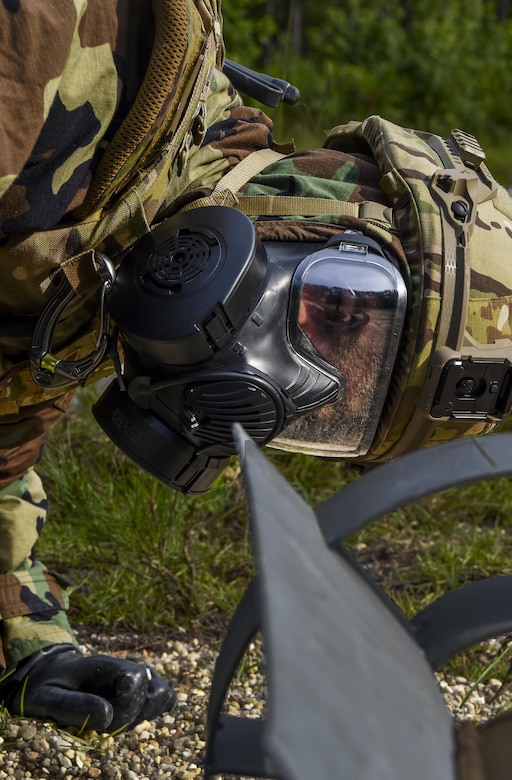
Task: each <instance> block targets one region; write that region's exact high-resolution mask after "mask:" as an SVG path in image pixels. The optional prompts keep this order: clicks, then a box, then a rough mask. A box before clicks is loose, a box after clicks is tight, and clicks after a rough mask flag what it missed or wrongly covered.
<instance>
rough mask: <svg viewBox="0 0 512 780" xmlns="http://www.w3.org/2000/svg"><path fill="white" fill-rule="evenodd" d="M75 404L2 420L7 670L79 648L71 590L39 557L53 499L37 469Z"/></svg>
mask: <svg viewBox="0 0 512 780" xmlns="http://www.w3.org/2000/svg"><path fill="white" fill-rule="evenodd" d="M70 399H71V396H70V397H68V398H66V399H63V400H61V401H59V402H58V404H55V403H53V402H52V403H51V404H45V405H40V406H38V407H34V408H32V409H26V410H25V411H24V412H22V413H21V414H20V415H19V416H16V417H15V418H12V417H0V619H1V625H0V631H1V638H2V652H1V654H0V663H1V665H2V666H3V667H4V668H5V667H6V666H13V665H15V664H16V663H17V662H18V661H19V660H21V659H22V658H25V657H27V656H28V655H31V654H32V653H33V652H35V651H36V650H40V649H41V648H43V647H47V646H49V645H54V644H59V643H73V644H76V640H75V637H74V634H73V632H72V630H71V628H70V626H69V623H68V620H67V617H66V612H65V610H66V608H67V606H68V596H67V592H66V587H65V586H64V584H63V583H62V581H61V580H59V579H58V578H57V577H56V576H55V575H54V574H52V573H50V572H49V571H48V570H47V569H46V567H45V566H44V565H43V564H42V563H40V562H38V561H37V560H36V559H35V557H34V545H35V543H36V542H37V539H38V537H39V534H40V533H41V530H42V528H43V525H44V522H45V520H46V513H47V498H46V493H45V491H44V488H43V485H42V483H41V480H40V478H39V476H38V475H37V473H36V472H35V471H34V469H33V465H34V464H35V463H36V462H37V460H38V459H39V457H40V453H41V450H42V447H43V444H44V440H45V436H46V432H47V430H48V428H50V427H51V425H52V424H53V423H54V422H55V421H56V419H57V418H58V417H59V416H60V414H61V413H62V412H63V411H64V410H65V409H66V408H67V405H68V404H69V400H70ZM13 444H14V446H9V445H13ZM6 445H7V446H6Z"/></svg>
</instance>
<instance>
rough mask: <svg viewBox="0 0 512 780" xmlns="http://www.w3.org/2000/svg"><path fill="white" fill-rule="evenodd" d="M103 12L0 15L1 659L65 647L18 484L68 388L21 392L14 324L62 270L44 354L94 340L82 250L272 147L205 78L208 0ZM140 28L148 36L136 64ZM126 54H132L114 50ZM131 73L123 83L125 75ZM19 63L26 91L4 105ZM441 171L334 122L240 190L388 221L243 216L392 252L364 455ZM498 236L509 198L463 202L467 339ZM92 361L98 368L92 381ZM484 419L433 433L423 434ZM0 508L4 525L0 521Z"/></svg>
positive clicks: (420, 315) (64, 5) (424, 344)
mask: <svg viewBox="0 0 512 780" xmlns="http://www.w3.org/2000/svg"><path fill="white" fill-rule="evenodd" d="M117 5H118V2H117V0H88V1H87V0H53V2H51V3H50V2H48V3H46V4H44V13H42V12H41V8H42V4H33V3H30V2H29V0H3V3H2V4H0V43H1V44H3V45H2V46H0V89H2V90H4V92H3V94H4V95H5V96H7V97H6V99H7V100H8V101H10V100H11V98H12V100H13V101H15V102H13V103H12V105H13V106H16V111H15V112H14V111H13V113H12V120H11V121H10V123H9V121H6V122H4V123H3V125H2V130H1V131H0V132H1V133H3V134H4V135H5V137H3V136H0V142H1V144H2V148H9V150H10V151H9V154H6V156H5V158H4V159H2V160H0V236H1V237H2V238H1V240H0V267H1V268H2V285H1V286H0V323H8V324H9V323H12V325H13V329H12V333H11V335H9V336H7V335H5V334H6V330H5V329H4V330H3V334H4V335H0V488H1V487H4V489H3V490H2V492H0V529H2V528H5V529H6V531H5V533H6V534H7V536H9V535H10V537H11V538H12V539H14V538H15V537H17V538H19V539H20V545H21V546H22V547H23V551H22V553H21V552H20V553H19V554H18V553H16V554H15V545H14V542H9V544H7V545H6V547H5V549H6V551H7V553H6V558H5V560H3V561H2V566H4V568H3V569H2V570H3V571H8V572H9V573H8V574H6V575H3V577H2V580H3V582H0V613H1V615H2V618H3V624H2V625H3V640H4V649H5V651H6V659H7V663H8V664H12V663H15V662H16V661H17V660H19V659H20V658H22V657H24V656H25V655H27V654H28V653H29V652H33V651H34V650H36V649H39V648H40V647H41V646H42V645H44V644H52V643H54V642H55V641H64V642H69V641H70V639H71V641H74V640H73V638H72V634H71V635H70V634H69V628H68V627H67V623H66V619H65V613H64V611H63V608H65V606H66V596H65V595H61V590H60V588H59V586H58V583H57V581H56V580H55V579H54V578H52V576H51V575H48V573H47V572H46V571H45V570H44V567H41V566H40V564H35V563H34V562H33V560H32V558H31V550H32V546H33V543H34V541H35V539H36V538H37V534H38V533H39V531H40V528H41V526H42V523H43V521H44V517H45V514H46V510H45V508H44V507H45V505H44V502H45V496H44V491H43V489H42V487H41V486H40V485H39V484H36V476H35V472H33V471H28V473H27V469H30V467H31V466H32V465H33V464H34V463H35V462H36V459H37V457H38V453H39V451H40V449H41V445H42V443H43V441H44V434H45V431H46V430H47V428H48V427H49V426H50V425H51V424H53V422H54V420H55V419H56V418H57V416H58V414H59V413H60V411H61V410H63V409H65V407H66V405H67V403H68V402H69V396H66V397H61V396H62V391H54V392H53V393H48V392H45V391H43V390H42V389H41V388H38V387H36V386H35V385H34V384H33V383H32V381H31V378H30V374H29V371H28V367H27V361H26V350H27V347H28V346H29V344H30V334H31V332H32V330H31V327H28V328H25V330H23V327H25V326H26V325H27V323H28V325H29V326H30V325H32V323H33V321H34V320H35V318H36V317H37V315H39V314H40V312H41V310H42V309H43V307H44V306H45V305H46V304H47V303H48V301H49V300H50V299H51V298H52V296H53V293H54V291H55V289H56V285H58V284H60V283H62V277H63V273H62V270H63V271H64V274H65V276H66V278H67V279H68V281H69V282H70V283H71V284H72V285H73V287H74V288H75V290H76V291H77V298H76V303H75V305H73V306H71V307H69V310H68V311H67V313H66V316H65V317H64V318H63V319H62V321H61V322H60V323H59V326H58V328H57V330H56V334H55V339H54V344H55V348H56V349H55V351H56V352H57V354H58V355H59V356H60V357H63V358H67V359H76V358H78V357H81V356H83V355H85V354H87V353H88V352H90V351H91V349H92V348H93V347H94V345H95V343H96V338H97V332H96V328H97V299H98V287H99V282H98V279H97V278H96V275H95V274H94V272H93V270H92V262H91V256H92V251H93V250H94V249H100V250H102V251H104V252H105V253H106V254H108V255H110V256H111V257H113V258H114V259H116V257H117V255H118V254H119V253H120V251H121V250H123V249H125V248H127V247H129V246H130V245H131V244H133V242H134V241H136V240H137V239H138V238H139V237H140V236H142V235H143V234H145V233H147V232H148V230H149V229H150V226H151V224H152V223H154V222H156V221H159V220H160V219H162V218H164V216H170V215H172V214H173V213H175V212H176V211H178V210H180V209H181V208H184V207H187V206H190V205H191V204H192V203H194V202H195V201H197V200H198V199H199V198H202V197H205V196H208V195H209V194H210V193H211V191H212V188H213V187H214V186H215V184H216V182H217V181H218V180H219V179H220V178H221V177H222V176H223V175H224V174H225V173H226V171H227V170H229V169H230V168H231V167H233V166H235V165H236V164H237V163H238V162H240V161H242V160H243V159H244V158H245V157H247V155H249V154H250V153H251V152H253V151H256V150H258V149H264V148H271V147H272V146H273V143H274V141H273V137H272V123H271V121H270V120H269V119H268V117H266V116H265V115H264V114H263V113H262V112H261V111H259V110H258V109H253V108H248V107H244V106H243V105H242V102H241V100H240V98H239V96H238V95H237V94H236V92H235V91H234V90H233V89H232V87H231V86H230V84H229V83H228V81H227V79H226V78H225V76H224V75H223V74H222V73H221V71H220V69H219V66H220V65H221V63H222V56H223V50H222V41H221V38H220V14H219V9H218V7H217V3H216V2H215V0H210V2H203V3H201V2H197V3H196V2H195V0H154V2H153V3H152V4H151V9H152V12H153V13H152V15H151V18H149V11H148V9H149V3H148V2H147V0H129V1H128V0H127V1H126V6H125V7H126V18H125V20H124V21H125V24H123V20H121V22H120V24H119V27H118V26H117V24H113V23H112V19H113V18H116V12H117ZM137 14H142V16H139V17H137ZM130 15H131V16H130ZM14 17H16V24H18V23H19V24H20V25H21V26H20V29H25V30H26V31H29V32H30V35H31V36H32V38H33V40H37V39H44V38H45V36H47V35H50V36H51V40H52V47H51V48H52V51H51V57H49V58H48V59H49V61H48V62H44V63H43V66H41V64H40V63H39V60H38V58H37V57H34V62H32V61H30V57H29V56H28V55H29V54H30V48H28V50H27V47H24V48H23V50H22V51H21V50H20V52H18V53H17V54H16V52H14V53H12V51H11V49H12V47H11V36H10V34H9V24H11V23H12V21H13V19H14ZM128 18H132V19H133V18H140V19H142V21H143V23H141V24H139V25H134V27H137V28H138V29H142V30H144V33H143V34H142V37H141V38H138V39H137V40H135V41H134V40H133V39H131V38H130V35H128V32H127V27H128V25H127V24H126V20H127V19H128ZM123 31H124V33H123ZM148 32H149V33H150V34H151V37H153V33H154V36H155V42H156V43H155V45H154V46H153V49H152V53H151V57H150V58H149V61H148V59H147V51H148V46H147V33H148ZM20 39H21V38H20ZM54 48H55V51H54V50H53V49H54ZM132 51H133V52H137V54H136V56H135V60H136V61H137V63H135V61H132V60H131V59H130V57H128V56H127V52H130V53H131V52H132ZM201 53H203V54H204V58H203V59H202V63H203V64H202V65H201V66H200V67H199V70H198V68H197V67H196V66H197V64H198V62H199V55H200V54H201ZM11 56H13V60H12V65H11V60H10V58H11ZM7 59H9V61H7ZM93 61H94V62H97V63H98V68H97V69H96V71H95V70H94V67H95V66H94V67H93V66H92V65H91V63H92V62H93ZM146 65H147V68H148V70H147V74H146V77H145V78H144V80H143V82H142V83H140V79H139V77H138V76H137V74H138V73H140V72H141V68H142V69H143V68H145V67H146ZM77 68H80V73H82V72H84V70H85V71H86V72H87V73H88V74H90V76H91V82H90V83H89V84H86V85H85V87H86V88H87V93H86V95H82V97H77V95H76V94H75V91H74V86H73V85H74V79H75V73H76V69H77ZM27 69H28V70H27ZM26 72H30V74H31V78H32V80H33V84H30V88H29V89H26V90H25V91H23V90H21V93H20V95H19V96H18V90H19V88H20V85H21V86H22V85H23V84H24V83H25V73H26ZM5 74H8V77H5ZM94 77H97V78H101V79H104V81H105V90H99V91H98V94H96V93H95V94H94V98H93V99H92V100H89V96H90V88H91V85H92V84H93V83H94ZM119 84H121V85H123V86H122V89H121V90H120V91H119V88H118V85H119ZM114 85H115V88H114ZM100 92H101V94H100ZM113 95H115V96H116V99H115V100H112V96H113ZM8 105H11V103H10V102H9V103H8ZM22 116H23V117H26V120H25V122H24V124H23V133H21V134H20V132H19V127H20V117H22ZM25 125H26V127H25ZM52 128H53V131H52V132H50V131H51V130H52ZM64 130H65V133H64V134H63V135H62V143H57V141H56V138H57V140H60V135H59V133H60V132H64ZM70 152H71V153H70ZM440 166H441V163H440V160H439V159H437V158H436V155H435V153H433V152H432V150H431V149H430V147H428V146H427V145H426V144H425V142H424V141H423V140H422V138H421V134H416V133H414V131H411V130H404V129H402V128H397V127H396V126H394V125H392V124H391V123H387V122H384V121H383V120H380V118H378V117H373V118H370V119H369V120H367V121H366V122H365V123H363V124H357V123H356V124H350V125H342V126H340V127H338V128H335V129H334V130H333V131H332V133H331V134H330V135H329V137H328V139H327V141H326V143H325V146H324V148H322V149H317V150H314V151H308V152H298V153H294V154H291V155H288V156H287V157H285V158H284V159H283V160H281V161H280V162H276V163H273V164H272V165H271V166H269V167H268V168H266V169H265V170H264V171H263V172H262V173H260V174H259V175H258V176H256V177H254V179H253V180H252V181H251V182H250V183H248V184H246V185H245V186H243V187H242V190H241V200H240V203H239V207H240V208H243V197H244V196H246V195H247V196H249V195H260V194H263V195H269V194H270V195H271V194H274V195H278V196H281V195H292V196H294V197H297V196H306V197H308V198H318V197H322V198H328V199H331V200H335V201H349V202H351V203H363V202H364V203H367V202H370V203H377V204H380V206H381V207H382V208H381V211H382V212H383V213H384V209H388V211H389V213H390V217H389V221H387V220H386V219H370V220H368V219H363V218H362V217H360V216H359V217H356V216H341V217H339V216H336V217H332V216H326V217H319V216H311V215H308V214H307V213H306V214H305V213H302V214H290V215H289V216H288V217H283V216H280V217H279V218H277V217H274V216H273V215H272V214H261V217H260V218H258V219H256V220H255V226H256V229H257V231H258V233H259V235H260V237H261V238H263V239H268V240H292V241H297V240H299V241H300V240H308V241H318V242H323V241H325V239H326V238H327V237H328V236H330V235H332V234H334V233H336V232H339V230H340V228H354V229H358V230H362V231H363V232H365V233H367V234H368V235H370V236H372V237H374V238H378V239H379V240H381V241H383V242H384V243H386V244H388V245H389V246H390V247H392V248H393V249H394V252H395V255H396V257H397V262H398V263H399V264H400V266H401V268H402V271H403V273H404V277H405V278H406V280H407V282H408V284H409V286H410V290H411V294H412V295H411V309H410V312H409V319H408V323H407V333H406V336H405V339H404V343H403V349H402V352H401V355H400V361H399V365H398V370H397V372H396V376H395V378H394V380H393V384H392V387H391V392H390V400H389V403H388V406H387V409H386V412H385V415H384V417H383V420H382V424H381V426H380V429H379V431H378V435H377V439H376V441H375V443H374V446H373V448H372V451H371V453H370V458H374V457H375V458H386V457H387V456H388V454H389V452H390V451H392V449H393V447H394V445H395V444H396V442H398V441H399V440H400V437H401V436H402V433H403V431H404V430H405V429H406V427H407V424H408V421H409V419H410V417H411V414H412V411H413V410H414V407H415V405H416V401H417V399H418V396H419V393H420V390H421V388H422V386H423V382H424V378H425V372H426V370H427V366H428V359H429V357H430V353H431V351H432V344H433V334H434V332H435V329H436V324H437V321H438V317H439V308H440V296H441V290H442V278H441V251H442V236H441V225H440V221H439V214H438V212H437V213H436V209H437V207H436V206H435V204H434V203H433V201H432V199H431V197H430V195H429V192H428V182H429V180H430V177H431V176H432V173H433V171H434V170H436V169H437V168H439V167H440ZM511 241H512V209H511V204H510V199H509V198H508V196H507V194H506V192H505V191H504V190H503V189H500V190H499V192H498V195H497V197H496V198H495V199H494V200H492V201H488V202H486V203H483V204H480V206H479V209H478V221H477V226H476V228H475V230H474V232H473V236H472V239H471V253H470V254H471V301H470V310H469V313H468V330H469V331H470V332H471V333H472V334H473V336H474V337H475V338H476V339H477V340H479V341H482V342H483V343H491V342H492V341H493V340H494V339H495V338H496V337H497V336H500V335H502V336H509V335H511V334H512V314H511V311H510V304H511V297H512V269H510V270H509V262H508V257H509V252H510V249H511V248H512V244H511ZM20 315H21V316H23V318H24V319H23V320H22V321H21V320H20V319H19V317H20ZM16 323H18V324H20V323H21V325H20V328H18V327H17V326H16ZM15 326H16V327H15ZM22 326H23V327H22ZM20 329H21V331H23V332H22V333H21V335H20ZM0 330H1V329H0ZM111 370H112V369H111V366H109V365H107V364H106V365H105V366H104V369H103V373H105V374H106V373H111ZM100 373H101V372H100ZM98 375H99V374H97V375H96V377H97V376H98ZM488 428H489V426H488V425H472V426H471V427H467V426H466V427H465V428H464V430H461V429H459V428H457V426H456V425H453V424H442V425H440V426H438V427H437V430H436V433H435V436H434V441H435V440H441V439H449V438H454V437H457V436H461V435H474V434H476V433H479V432H483V430H484V429H488ZM24 475H26V476H24ZM13 480H16V481H15V482H13ZM8 483H11V484H10V485H9V486H8V487H7V485H8ZM13 498H14V499H16V501H15V502H14V503H13V500H12V499H13ZM13 507H16V512H14V514H12V517H14V515H16V517H17V518H19V527H18V526H17V525H16V523H14V524H12V526H9V512H11V513H12V510H13ZM24 518H25V519H24ZM22 527H23V528H24V529H25V530H23V532H21V531H20V530H19V529H21V528H22ZM1 533H3V531H1V530H0V534H1ZM9 551H11V552H9ZM20 554H22V557H21V558H20ZM9 555H10V558H9ZM13 577H14V579H13ZM16 581H17V582H18V583H19V585H16V584H15V583H16ZM4 592H5V593H6V594H9V596H6V597H5V599H9V602H8V606H6V605H4V604H3V601H2V595H1V594H2V593H4ZM16 613H17V614H16ZM61 632H62V633H61ZM59 637H62V638H59Z"/></svg>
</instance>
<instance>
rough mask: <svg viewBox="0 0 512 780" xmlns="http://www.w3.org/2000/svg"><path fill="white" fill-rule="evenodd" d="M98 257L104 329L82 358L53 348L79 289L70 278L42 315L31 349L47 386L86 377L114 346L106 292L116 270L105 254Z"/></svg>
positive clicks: (34, 371) (35, 370)
mask: <svg viewBox="0 0 512 780" xmlns="http://www.w3.org/2000/svg"><path fill="white" fill-rule="evenodd" d="M95 260H96V261H97V262H98V264H99V266H100V268H99V270H98V273H99V275H100V278H101V279H102V281H103V289H102V296H101V325H100V327H101V332H100V334H99V336H98V341H97V342H96V348H95V349H93V350H92V351H91V352H90V353H89V354H88V355H86V356H85V357H83V358H80V359H79V360H61V359H59V358H58V357H56V356H55V355H54V354H52V352H51V346H52V340H53V333H54V330H55V326H56V325H57V322H58V321H59V319H60V316H61V314H62V312H63V311H64V310H65V309H66V308H67V307H68V306H69V304H70V303H71V301H72V300H73V298H74V297H75V295H76V293H75V290H74V289H73V287H72V286H71V284H70V283H69V282H68V281H67V279H66V281H65V283H64V284H63V285H62V286H61V289H60V290H59V291H58V292H57V293H56V295H55V296H54V297H53V298H52V299H51V300H50V302H49V303H48V305H47V306H46V307H45V309H44V310H43V312H42V314H41V316H40V317H39V319H38V321H37V324H36V327H35V330H34V335H33V337H32V346H31V347H30V349H29V350H28V356H29V366H30V373H31V376H32V379H33V380H34V382H35V383H36V384H37V385H39V386H40V387H44V388H47V389H51V390H53V389H55V388H66V387H71V386H72V385H77V384H80V383H82V382H83V381H85V379H86V378H87V377H88V376H89V374H90V373H91V372H92V371H94V369H95V368H97V366H99V364H100V363H101V362H102V361H103V360H104V359H105V356H106V354H107V352H108V350H109V347H110V336H109V333H108V330H109V325H110V318H109V316H108V313H105V312H104V298H105V293H106V292H107V291H108V290H109V289H110V287H111V285H112V282H113V278H114V276H113V275H114V271H113V266H112V264H111V262H110V260H109V258H107V257H106V256H105V255H102V254H101V253H100V252H96V253H95Z"/></svg>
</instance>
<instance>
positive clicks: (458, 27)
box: [223, 0, 512, 186]
mask: <svg viewBox="0 0 512 780" xmlns="http://www.w3.org/2000/svg"><path fill="white" fill-rule="evenodd" d="M223 15H224V30H225V39H226V50H227V56H228V57H229V58H230V59H232V60H235V61H237V62H240V63H242V64H244V65H247V66H249V67H252V68H255V69H258V70H262V71H264V72H267V73H270V74H271V75H273V76H277V77H279V78H284V79H286V80H288V81H290V82H291V83H292V84H294V85H295V86H297V87H298V88H299V89H300V92H301V102H300V104H298V105H296V106H294V107H288V106H285V107H280V108H279V109H277V110H275V111H274V117H273V118H274V120H275V123H276V137H277V140H279V141H284V140H287V138H286V136H287V135H290V134H291V135H293V136H294V137H295V139H296V141H297V144H298V145H299V146H301V147H304V146H308V145H312V144H315V145H320V144H321V143H322V139H323V137H324V135H325V133H326V132H327V131H328V130H329V129H330V128H331V127H332V126H334V125H336V124H340V123H342V122H346V121H349V120H351V119H357V120H361V119H364V118H365V117H366V116H369V115H370V114H380V115H381V116H383V117H385V118H386V119H389V120H391V121H393V122H396V123H397V124H401V125H404V126H406V127H414V128H417V129H421V130H429V131H430V132H433V133H438V134H439V135H443V136H447V135H449V133H450V131H451V129H452V128H453V127H461V128H462V129H464V130H467V131H468V132H470V133H473V134H474V135H475V136H476V137H477V138H478V140H479V141H480V144H481V146H482V147H483V148H484V149H485V151H486V153H487V157H488V164H489V167H490V168H491V170H492V172H493V173H494V175H495V176H496V177H497V178H498V180H499V181H500V182H501V183H502V184H504V185H505V186H509V185H510V184H512V149H511V144H510V138H511V129H512V101H511V99H510V96H511V94H512V89H511V87H512V68H511V67H510V58H511V51H512V2H511V0H471V1H470V2H467V0H372V2H371V3H364V2H362V0H329V2H326V3H319V2H318V0H224V4H223Z"/></svg>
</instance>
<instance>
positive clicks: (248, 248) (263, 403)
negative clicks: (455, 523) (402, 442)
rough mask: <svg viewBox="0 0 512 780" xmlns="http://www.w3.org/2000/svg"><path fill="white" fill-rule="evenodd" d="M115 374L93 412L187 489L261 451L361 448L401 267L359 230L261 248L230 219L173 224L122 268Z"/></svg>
mask: <svg viewBox="0 0 512 780" xmlns="http://www.w3.org/2000/svg"><path fill="white" fill-rule="evenodd" d="M104 301H105V306H106V309H107V311H108V315H109V316H110V318H111V319H112V321H113V322H114V324H115V328H116V332H117V338H118V339H119V341H120V345H121V346H122V351H123V355H124V365H123V368H122V371H121V372H120V376H119V377H118V379H115V380H113V381H112V383H111V384H110V386H109V387H108V388H107V389H106V390H105V392H104V393H103V394H102V395H101V396H100V397H99V399H98V400H97V402H96V403H95V404H94V406H93V414H94V416H95V418H96V420H97V422H98V423H99V425H100V426H101V427H102V428H103V430H104V431H105V433H106V434H107V435H108V436H109V437H110V438H111V439H112V440H113V441H114V442H115V444H116V445H117V446H118V447H119V448H120V449H121V450H122V451H124V452H125V453H126V454H127V455H128V456H129V457H130V458H132V459H133V460H134V461H136V462H137V463H138V464H139V465H140V466H142V467H143V468H144V469H146V470H147V471H148V472H150V473H151V474H153V475H154V476H155V477H157V478H158V479H160V480H161V481H163V482H164V483H166V484H167V485H169V486H171V487H173V488H174V489H177V490H179V491H181V492H185V493H200V492H203V491H205V490H207V489H208V488H209V487H210V486H211V485H212V483H213V481H214V480H215V479H216V477H217V476H218V475H219V474H220V473H221V472H222V470H223V469H224V467H225V466H226V464H227V462H228V460H229V458H230V457H231V456H232V455H233V454H235V451H236V450H235V445H234V442H233V438H232V425H233V423H234V422H239V423H241V424H242V425H243V427H244V428H245V430H246V431H247V433H248V434H249V435H250V436H251V437H252V438H253V440H254V441H255V442H256V443H257V444H258V445H259V446H263V445H266V444H271V445H272V446H276V447H279V448H281V449H286V450H292V451H301V452H306V453H311V454H315V455H321V456H327V457H343V458H345V457H356V456H361V455H364V454H365V452H367V450H368V449H369V447H370V445H371V442H372V439H373V436H374V434H375V430H376V427H377V424H378V421H379V418H380V414H381V411H382V407H383V405H384V401H385V397H386V391H387V387H388V383H389V380H390V377H391V373H392V369H393V364H394V361H395V356H396V353H397V349H398V345H399V342H400V335H401V332H402V328H403V322H404V318H405V313H406V307H407V292H406V287H405V284H404V281H403V279H402V276H401V274H400V272H399V271H398V268H397V266H396V264H395V263H394V262H393V259H392V258H391V257H390V256H386V255H385V254H384V251H383V249H382V248H381V247H380V246H379V244H377V242H375V241H373V240H372V239H371V238H368V237H366V236H364V235H362V234H360V233H356V232H350V231H346V232H344V233H340V234H339V235H336V236H334V237H332V238H330V239H329V240H328V241H327V242H326V243H325V244H324V245H323V246H322V245H321V244H318V243H301V242H297V243H288V242H265V243H263V242H261V241H260V240H259V238H258V236H257V234H256V231H255V229H254V226H253V224H252V222H251V221H250V219H249V218H248V217H247V216H245V215H244V214H243V213H242V212H241V211H238V210H236V209H232V208H228V207H224V206H213V207H203V208H198V209H196V210H192V211H188V212H186V213H183V214H179V215H176V216H174V217H172V218H170V219H168V220H166V221H164V222H162V223H160V224H159V225H158V226H157V227H155V228H154V229H153V230H152V231H151V233H149V234H147V235H146V236H144V237H143V238H141V239H140V240H139V241H138V242H137V243H136V244H135V245H134V246H133V247H132V248H131V249H130V250H129V251H128V252H127V253H126V255H125V256H124V257H123V259H122V262H121V263H120V265H119V268H118V270H117V272H116V275H115V279H114V281H113V283H112V284H111V285H109V287H108V289H107V290H106V293H105V296H104Z"/></svg>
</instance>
